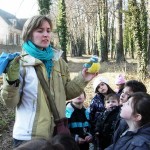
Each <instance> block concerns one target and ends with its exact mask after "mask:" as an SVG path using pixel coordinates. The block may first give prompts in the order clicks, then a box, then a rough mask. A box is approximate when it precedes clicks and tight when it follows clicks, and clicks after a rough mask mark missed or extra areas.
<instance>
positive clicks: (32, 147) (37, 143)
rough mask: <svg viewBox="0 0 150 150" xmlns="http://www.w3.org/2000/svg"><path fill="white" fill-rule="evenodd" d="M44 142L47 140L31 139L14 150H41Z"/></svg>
mask: <svg viewBox="0 0 150 150" xmlns="http://www.w3.org/2000/svg"><path fill="white" fill-rule="evenodd" d="M46 142H47V140H44V139H33V140H30V141H28V142H26V143H24V144H22V145H20V146H18V147H17V148H15V150H41V149H42V147H43V146H44V145H45V144H46Z"/></svg>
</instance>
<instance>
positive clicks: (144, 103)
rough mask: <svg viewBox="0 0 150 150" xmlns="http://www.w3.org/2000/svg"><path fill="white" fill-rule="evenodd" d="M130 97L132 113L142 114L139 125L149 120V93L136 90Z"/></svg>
mask: <svg viewBox="0 0 150 150" xmlns="http://www.w3.org/2000/svg"><path fill="white" fill-rule="evenodd" d="M130 98H132V103H131V106H132V108H133V114H136V113H138V114H141V116H142V119H141V121H140V126H142V125H144V124H146V123H148V122H150V95H149V94H147V93H145V92H136V93H133V94H132V95H131V96H130Z"/></svg>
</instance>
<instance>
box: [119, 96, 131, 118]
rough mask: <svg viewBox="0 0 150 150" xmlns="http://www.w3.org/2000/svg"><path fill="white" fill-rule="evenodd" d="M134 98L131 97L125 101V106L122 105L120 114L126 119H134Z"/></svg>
mask: <svg viewBox="0 0 150 150" xmlns="http://www.w3.org/2000/svg"><path fill="white" fill-rule="evenodd" d="M131 104H132V98H129V100H128V101H127V102H125V103H123V106H122V107H121V112H120V116H121V117H122V118H124V119H125V120H131V119H132V116H133V115H132V112H133V110H132V106H131Z"/></svg>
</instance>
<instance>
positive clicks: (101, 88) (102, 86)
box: [98, 82, 108, 94]
mask: <svg viewBox="0 0 150 150" xmlns="http://www.w3.org/2000/svg"><path fill="white" fill-rule="evenodd" d="M107 91H108V86H107V85H106V84H105V83H103V82H101V83H100V84H99V85H98V92H99V93H101V94H106V93H107Z"/></svg>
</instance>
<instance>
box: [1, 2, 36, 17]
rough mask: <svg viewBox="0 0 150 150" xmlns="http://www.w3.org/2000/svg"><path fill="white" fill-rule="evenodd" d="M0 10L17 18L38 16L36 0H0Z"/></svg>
mask: <svg viewBox="0 0 150 150" xmlns="http://www.w3.org/2000/svg"><path fill="white" fill-rule="evenodd" d="M0 9H2V10H5V11H7V12H9V13H11V14H13V15H16V17H17V18H29V17H31V16H33V15H36V14H38V4H37V0H0Z"/></svg>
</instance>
